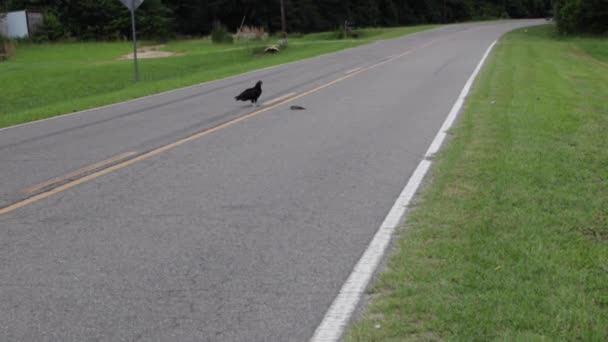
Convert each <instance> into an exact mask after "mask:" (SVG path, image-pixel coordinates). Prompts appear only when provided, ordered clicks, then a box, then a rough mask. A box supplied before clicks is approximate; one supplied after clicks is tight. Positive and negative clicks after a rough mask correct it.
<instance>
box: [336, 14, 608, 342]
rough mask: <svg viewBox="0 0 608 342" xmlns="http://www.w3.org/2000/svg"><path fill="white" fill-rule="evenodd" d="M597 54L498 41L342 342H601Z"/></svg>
mask: <svg viewBox="0 0 608 342" xmlns="http://www.w3.org/2000/svg"><path fill="white" fill-rule="evenodd" d="M607 54H608V40H606V39H604V40H601V39H594V38H568V39H564V38H558V37H556V36H555V35H554V33H553V28H552V27H551V26H541V27H536V28H530V29H528V31H527V32H526V31H524V30H518V31H515V32H512V33H510V34H507V35H506V36H505V37H504V38H503V39H502V40H501V41H500V43H499V44H498V45H497V46H496V48H495V50H494V51H493V53H492V55H491V57H490V59H489V61H488V63H487V64H486V66H485V67H484V69H483V71H482V73H481V74H480V76H479V78H478V80H477V82H476V84H475V86H474V89H473V91H472V93H471V96H470V97H469V99H468V100H467V103H466V106H465V110H464V112H463V113H462V115H461V117H460V119H459V121H458V123H457V125H456V127H455V128H454V129H453V130H452V136H451V139H450V140H449V141H448V143H447V145H446V146H445V149H444V150H443V151H442V152H441V153H440V155H439V156H438V157H437V158H436V164H435V165H434V169H433V172H432V176H431V178H430V180H429V181H428V182H427V184H425V187H424V189H423V191H422V193H421V194H420V195H419V197H418V199H417V203H416V207H415V208H414V209H413V210H412V211H411V213H410V214H409V218H408V220H407V222H406V224H405V226H404V227H403V228H402V229H401V230H400V237H399V239H398V241H397V243H396V250H395V252H394V253H393V255H392V256H391V258H390V261H389V263H388V267H387V270H386V271H385V272H384V273H382V274H381V275H380V276H379V279H378V281H377V282H376V283H375V285H374V286H373V287H372V289H371V290H370V294H371V297H372V298H373V300H372V302H371V304H370V306H368V308H367V311H366V313H365V314H364V317H363V318H362V319H361V320H360V321H358V322H356V323H355V324H354V326H353V327H352V329H351V330H350V332H349V334H348V336H347V338H346V340H347V341H410V340H412V341H414V340H459V341H492V340H499V341H568V340H581V341H608V139H607V138H606V134H607V132H608V101H607V100H606V99H608V64H606V63H605V59H604V58H605V56H606V55H607Z"/></svg>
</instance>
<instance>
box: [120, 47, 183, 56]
mask: <svg viewBox="0 0 608 342" xmlns="http://www.w3.org/2000/svg"><path fill="white" fill-rule="evenodd" d="M163 47H165V46H164V45H153V46H144V47H142V48H139V49H137V58H166V57H172V56H183V55H184V54H183V53H176V52H171V51H163V50H161V49H162V48H163ZM118 59H133V53H132V52H131V53H128V54H126V55H124V56H120V57H119V58H118Z"/></svg>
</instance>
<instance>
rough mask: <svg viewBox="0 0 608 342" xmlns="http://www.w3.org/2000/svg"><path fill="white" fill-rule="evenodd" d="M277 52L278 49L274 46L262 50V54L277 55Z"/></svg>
mask: <svg viewBox="0 0 608 342" xmlns="http://www.w3.org/2000/svg"><path fill="white" fill-rule="evenodd" d="M277 52H279V47H278V46H276V45H270V46H268V47H267V48H265V49H264V53H277Z"/></svg>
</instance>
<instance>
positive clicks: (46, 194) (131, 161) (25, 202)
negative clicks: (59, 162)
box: [0, 37, 445, 215]
mask: <svg viewBox="0 0 608 342" xmlns="http://www.w3.org/2000/svg"><path fill="white" fill-rule="evenodd" d="M443 38H445V37H443ZM439 40H441V38H439V39H435V40H432V41H431V42H429V43H427V44H424V45H422V46H420V47H418V48H414V49H410V50H407V51H405V52H403V53H401V54H399V55H396V56H392V57H391V58H389V59H386V60H383V61H381V62H378V63H376V64H372V65H370V66H368V67H365V68H363V67H362V68H360V69H358V70H356V71H353V72H351V73H350V74H347V75H344V76H342V77H339V78H336V79H334V80H332V81H329V82H327V83H325V84H322V85H320V86H317V87H315V88H312V89H310V90H308V91H306V92H303V93H301V94H299V95H296V96H291V97H288V98H286V99H281V100H278V99H277V101H279V102H276V103H274V104H272V105H269V106H266V107H264V108H261V109H259V110H256V111H254V112H251V113H249V114H245V115H243V116H241V117H238V118H236V119H233V120H230V121H227V122H225V123H223V124H220V125H218V126H215V127H212V128H209V129H206V130H204V131H201V132H199V133H196V134H194V135H191V136H189V137H186V138H184V139H181V140H178V141H175V142H173V143H171V144H168V145H165V146H161V147H159V148H156V149H154V150H151V151H149V152H146V153H143V154H141V155H139V156H137V157H135V158H132V159H129V160H125V161H123V162H120V163H116V164H114V165H112V166H110V167H108V168H105V169H102V170H99V171H96V172H93V173H91V174H88V175H86V176H84V177H82V178H78V179H76V180H73V181H71V182H68V183H65V184H62V185H60V186H58V187H55V188H53V189H51V190H48V191H46V192H42V193H39V194H37V195H34V196H32V197H29V198H26V199H24V200H22V201H19V202H16V203H13V204H11V205H9V206H6V207H4V208H0V215H4V214H7V213H9V212H12V211H14V210H16V209H19V208H22V207H24V206H26V205H29V204H32V203H35V202H38V201H40V200H42V199H45V198H47V197H50V196H52V195H54V194H57V193H60V192H62V191H65V190H68V189H70V188H73V187H75V186H77V185H80V184H82V183H85V182H88V181H90V180H93V179H95V178H98V177H101V176H103V175H106V174H108V173H111V172H114V171H116V170H119V169H122V168H124V167H127V166H129V165H131V164H134V163H137V162H139V161H142V160H144V159H147V158H150V157H152V156H155V155H158V154H160V153H163V152H165V151H168V150H170V149H173V148H175V147H177V146H180V145H183V144H185V143H187V142H190V141H192V140H196V139H198V138H201V137H203V136H205V135H208V134H211V133H213V132H216V131H219V130H221V129H223V128H226V127H229V126H232V125H234V124H236V123H239V122H241V121H244V120H247V119H249V118H251V117H254V116H256V115H259V114H262V113H264V112H267V111H269V110H272V109H274V108H277V107H279V106H281V105H283V104H285V103H288V102H291V101H294V100H297V99H299V98H302V97H304V96H307V95H310V94H312V93H316V92H317V91H319V90H321V89H325V88H327V87H329V86H332V85H334V84H336V83H338V82H342V81H344V80H346V79H349V78H351V77H354V76H356V75H358V74H360V73H363V72H366V71H369V70H372V69H374V68H377V67H379V66H381V65H384V64H386V63H389V62H391V61H394V60H396V59H398V58H400V57H403V56H405V55H408V54H410V53H413V52H415V51H418V50H421V49H424V48H426V47H428V46H430V45H433V44H435V43H436V42H438V41H439ZM287 95H290V94H287Z"/></svg>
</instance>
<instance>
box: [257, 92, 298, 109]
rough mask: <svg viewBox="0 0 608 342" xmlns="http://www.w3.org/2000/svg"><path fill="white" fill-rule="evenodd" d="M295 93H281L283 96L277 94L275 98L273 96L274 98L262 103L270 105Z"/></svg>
mask: <svg viewBox="0 0 608 342" xmlns="http://www.w3.org/2000/svg"><path fill="white" fill-rule="evenodd" d="M295 94H296V93H295V92H294V93H289V94H285V95H283V96H279V97H277V98H275V99H272V100H269V101H266V102H264V103H263V104H262V105H263V106H270V105H272V104H274V103H277V102H279V101H281V100H285V99H286V98H288V97H291V96H294V95H295Z"/></svg>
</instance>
